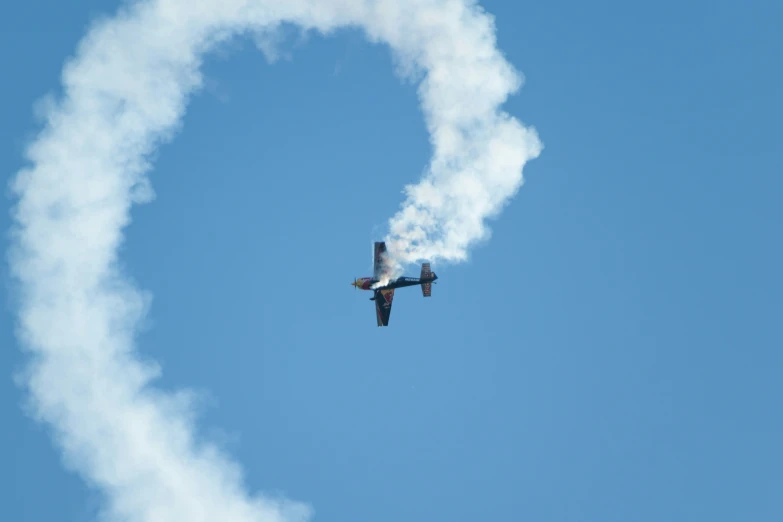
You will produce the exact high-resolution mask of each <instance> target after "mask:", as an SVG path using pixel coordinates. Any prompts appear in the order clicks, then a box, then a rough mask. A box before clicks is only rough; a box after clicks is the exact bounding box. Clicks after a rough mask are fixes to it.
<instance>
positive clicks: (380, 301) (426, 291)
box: [351, 241, 438, 326]
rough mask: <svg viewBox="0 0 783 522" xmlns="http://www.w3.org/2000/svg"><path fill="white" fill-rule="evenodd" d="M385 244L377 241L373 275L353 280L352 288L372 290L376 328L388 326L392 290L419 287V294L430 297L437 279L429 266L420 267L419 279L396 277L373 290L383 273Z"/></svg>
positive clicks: (392, 296)
mask: <svg viewBox="0 0 783 522" xmlns="http://www.w3.org/2000/svg"><path fill="white" fill-rule="evenodd" d="M385 259H386V243H385V242H383V241H377V242H376V243H375V251H374V254H373V275H372V277H359V278H357V279H354V281H353V283H351V285H352V286H354V287H356V288H358V289H360V290H372V291H373V293H374V294H373V296H372V297H371V298H370V301H375V316H376V319H377V320H378V326H389V316H390V315H391V307H392V299H394V290H395V289H397V288H402V287H405V286H416V285H421V293H422V295H423V296H424V297H430V296H431V295H432V284H433V283H434V282H435V280H436V279H437V278H438V276H436V275H435V272H431V271H430V264H429V263H424V264H422V265H421V277H418V278H416V277H398V278H397V279H394V280H391V281H389V282H388V283H386V284H385V285H383V286H378V287H376V288H373V287H374V286H375V285H376V284H377V283H379V282H381V277H382V275H383V274H384V272H385V270H384V269H385V268H386V267H385Z"/></svg>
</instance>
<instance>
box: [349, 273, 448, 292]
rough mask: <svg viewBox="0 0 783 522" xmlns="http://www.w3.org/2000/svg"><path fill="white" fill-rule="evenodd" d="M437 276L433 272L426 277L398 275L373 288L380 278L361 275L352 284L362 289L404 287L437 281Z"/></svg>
mask: <svg viewBox="0 0 783 522" xmlns="http://www.w3.org/2000/svg"><path fill="white" fill-rule="evenodd" d="M437 278H438V276H436V275H435V274H434V273H433V274H432V276H431V277H425V278H420V277H398V278H397V279H393V280H391V281H389V282H388V283H386V284H385V285H383V286H379V287H376V288H373V285H375V284H377V283H378V282H380V280H379V279H374V278H372V277H360V278H359V279H357V280H356V281H355V282H354V283H351V284H352V285H354V286H355V287H356V288H358V289H360V290H388V289H391V288H403V287H406V286H416V285H420V284H422V283H431V282H432V281H435V280H436V279H437Z"/></svg>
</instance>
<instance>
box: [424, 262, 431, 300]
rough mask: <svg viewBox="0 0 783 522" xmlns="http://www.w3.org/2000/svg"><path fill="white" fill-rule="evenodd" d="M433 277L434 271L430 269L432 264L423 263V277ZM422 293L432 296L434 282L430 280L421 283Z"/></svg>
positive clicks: (425, 295)
mask: <svg viewBox="0 0 783 522" xmlns="http://www.w3.org/2000/svg"><path fill="white" fill-rule="evenodd" d="M430 277H432V272H431V271H430V264H429V263H424V264H422V265H421V279H429V278H430ZM421 295H423V296H424V297H430V296H432V282H431V281H428V282H426V283H422V284H421Z"/></svg>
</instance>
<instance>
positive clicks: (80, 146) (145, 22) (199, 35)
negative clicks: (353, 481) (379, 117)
mask: <svg viewBox="0 0 783 522" xmlns="http://www.w3.org/2000/svg"><path fill="white" fill-rule="evenodd" d="M281 22H291V23H294V24H297V25H299V26H302V27H303V28H306V29H313V30H318V31H321V32H324V33H327V32H330V31H332V30H334V29H336V28H339V27H344V26H357V27H361V28H362V29H363V30H364V31H365V32H366V34H367V37H368V38H369V39H370V40H371V41H382V42H386V43H387V44H389V46H390V47H391V49H392V50H393V52H394V53H395V56H396V58H397V59H398V61H399V63H400V64H401V65H402V66H403V71H407V72H408V73H413V72H420V73H422V74H423V80H422V82H421V84H420V87H419V94H420V98H421V103H422V108H423V112H424V115H425V117H426V121H427V126H428V129H429V132H430V134H431V139H432V144H433V147H434V156H433V158H432V162H431V165H430V167H429V170H428V172H427V174H426V175H425V177H424V179H423V180H422V181H421V182H420V183H419V184H417V185H413V186H409V187H406V191H407V200H406V201H405V202H404V204H403V205H402V208H401V210H400V211H399V212H398V213H397V215H395V216H394V217H393V218H392V219H391V221H390V232H389V236H388V237H387V243H388V245H389V250H390V252H391V253H392V255H393V258H394V260H395V262H396V263H398V264H401V263H409V262H415V261H417V260H419V259H424V258H427V259H431V260H438V259H442V260H447V261H459V260H462V259H464V258H465V255H466V251H467V248H468V247H469V246H470V245H471V244H472V243H473V242H474V241H476V240H479V239H481V238H483V237H485V236H486V233H487V232H486V229H485V225H484V220H485V219H486V218H487V217H489V216H492V215H493V214H496V213H497V212H499V211H500V209H501V208H502V206H503V204H504V203H505V202H506V201H507V200H508V199H509V198H510V197H511V196H513V195H514V193H515V192H516V191H517V189H518V188H519V186H520V184H521V182H522V167H523V165H524V164H525V162H526V161H527V160H529V159H531V158H534V157H536V156H537V155H538V154H539V153H540V151H541V144H540V142H539V141H538V138H537V136H536V134H535V132H534V131H532V130H530V129H527V128H525V127H523V126H522V125H521V124H520V123H519V122H518V121H517V120H515V119H514V118H512V117H510V116H509V115H507V114H505V113H503V112H502V111H501V110H500V106H501V104H502V103H503V102H504V101H505V99H506V98H507V96H508V95H509V94H510V93H512V92H514V91H515V90H516V89H517V88H518V87H519V85H520V84H521V80H520V77H519V75H518V74H517V73H516V72H515V71H514V69H513V68H512V67H511V66H510V65H509V64H508V63H507V62H506V61H505V60H504V58H503V57H502V55H501V54H500V53H499V51H498V50H497V49H496V47H495V36H494V27H493V21H492V18H491V17H490V16H489V15H488V14H486V13H485V12H483V11H482V10H481V9H480V8H479V7H478V6H476V5H474V3H473V2H472V1H469V0H376V1H370V0H287V1H285V2H280V1H272V0H202V1H200V2H192V0H151V1H146V2H137V3H134V4H132V5H131V6H129V7H127V8H125V9H124V10H122V11H121V12H120V13H119V14H118V15H117V16H115V17H114V18H112V19H110V20H106V21H104V22H102V23H99V24H97V25H96V26H94V27H93V28H92V29H91V30H90V31H89V33H88V34H87V35H86V36H85V37H84V39H83V41H82V42H81V44H80V46H79V49H78V52H77V54H76V56H75V58H73V59H72V60H71V61H69V62H68V63H67V65H66V67H65V69H64V72H63V84H64V96H63V98H62V99H61V100H60V101H59V102H58V103H57V104H54V105H52V106H51V107H49V110H48V111H47V114H46V126H45V128H44V130H43V131H42V132H41V134H40V135H39V136H38V138H37V139H36V140H35V141H34V142H33V143H32V144H31V146H30V147H29V150H28V158H29V159H30V161H31V163H32V166H31V167H30V168H27V169H25V170H23V171H21V172H20V173H19V174H18V176H17V177H16V180H15V182H14V185H13V189H14V191H15V193H16V194H17V195H18V196H19V201H18V204H17V206H16V208H15V216H14V217H15V223H16V224H15V229H14V231H13V232H14V243H13V245H12V248H13V250H12V254H11V268H12V271H13V274H14V276H15V278H16V279H17V280H18V281H19V283H20V285H19V287H20V289H21V292H22V298H21V305H20V310H19V319H20V320H19V329H18V332H19V336H20V340H21V341H22V343H23V344H24V346H26V347H27V348H28V349H29V351H30V352H31V353H32V354H33V356H34V357H33V359H32V362H31V365H30V367H29V368H28V372H27V374H26V376H25V381H24V383H25V385H26V387H27V388H28V389H29V391H30V397H31V406H32V408H33V411H34V412H35V414H36V415H37V416H38V417H39V418H40V419H42V420H44V421H46V422H48V423H49V424H50V425H51V426H52V427H53V428H54V430H55V432H56V436H57V442H58V443H59V444H60V445H61V446H62V448H63V451H64V455H65V458H66V461H67V462H68V464H69V465H70V466H71V467H73V468H75V469H76V470H77V471H79V472H80V473H81V474H82V475H83V476H84V477H85V479H87V480H88V481H90V482H91V483H93V484H95V485H97V486H98V487H99V488H100V489H101V490H102V491H103V492H105V494H106V497H107V507H106V512H105V513H104V515H105V517H106V518H107V519H108V520H123V521H159V520H160V521H162V520H188V521H191V522H195V521H202V520H203V521H212V520H221V521H224V522H245V521H260V520H263V521H278V520H279V521H282V520H286V521H289V520H290V521H294V520H305V519H307V518H309V516H310V509H309V507H307V506H304V505H302V504H299V503H294V502H289V501H286V500H274V499H269V498H266V497H262V496H252V495H250V494H249V493H248V492H246V490H245V488H244V486H243V484H242V477H241V472H240V470H239V468H238V466H237V465H236V464H235V463H234V462H233V461H232V460H230V459H229V458H227V457H226V456H225V455H222V454H221V453H220V452H219V451H218V450H217V449H216V448H214V447H212V446H209V445H203V444H200V443H199V442H198V441H197V440H196V435H195V429H194V427H193V425H192V420H191V412H192V408H191V406H190V405H189V402H188V400H187V396H186V395H167V394H163V393H161V392H157V391H155V390H154V389H153V388H151V387H150V386H149V383H150V382H151V381H152V380H153V379H154V378H156V377H157V375H158V373H159V370H158V368H157V367H155V366H154V365H152V364H150V363H145V362H143V361H141V360H140V359H139V358H138V356H137V355H136V354H135V353H134V349H133V340H134V339H133V337H134V331H135V328H136V325H137V323H138V321H139V319H140V318H141V317H142V316H143V314H144V312H145V308H146V305H147V297H146V295H145V294H143V293H142V292H140V291H139V290H137V289H136V288H134V287H133V286H132V285H131V284H130V283H129V282H128V280H127V279H126V278H125V277H124V276H123V274H122V273H121V272H120V271H119V269H118V268H117V264H116V260H117V251H118V246H119V245H120V243H121V241H122V229H123V228H124V227H125V226H126V225H127V224H128V223H129V210H130V207H131V205H132V204H133V203H135V202H136V203H137V202H143V201H146V200H149V199H150V198H151V190H150V189H149V185H148V181H147V178H146V177H145V175H146V172H147V171H148V170H149V168H150V165H149V163H148V162H147V159H146V158H147V157H148V155H149V154H150V153H151V152H153V151H154V149H155V148H156V147H157V146H158V145H159V144H160V143H161V142H163V141H165V140H167V139H169V138H170V137H171V136H172V135H173V133H174V132H175V131H176V128H177V126H178V124H179V122H180V119H181V117H182V115H183V113H184V111H185V107H186V101H187V98H188V97H189V96H190V95H191V94H192V93H194V92H195V91H196V90H197V89H198V88H199V87H200V84H201V77H200V74H199V65H200V60H201V57H202V56H203V54H204V53H205V52H207V51H209V50H210V49H211V48H213V47H214V45H215V44H217V43H219V42H221V41H223V40H225V39H228V38H230V37H232V36H234V35H236V34H241V33H248V32H255V33H262V34H263V33H265V32H268V31H273V30H274V28H275V27H276V26H277V25H278V24H280V23H281Z"/></svg>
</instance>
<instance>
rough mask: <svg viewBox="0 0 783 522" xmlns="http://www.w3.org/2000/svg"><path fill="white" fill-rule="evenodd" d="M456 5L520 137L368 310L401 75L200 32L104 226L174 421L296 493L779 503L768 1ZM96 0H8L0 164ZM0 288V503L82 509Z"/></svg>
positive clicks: (776, 222) (542, 511) (423, 149)
mask: <svg viewBox="0 0 783 522" xmlns="http://www.w3.org/2000/svg"><path fill="white" fill-rule="evenodd" d="M482 5H484V6H485V7H486V8H487V10H488V11H489V12H491V13H493V14H494V15H495V16H496V24H497V28H498V33H497V37H498V45H499V47H500V49H501V50H502V51H503V52H504V53H505V55H506V57H507V59H508V60H509V61H510V62H512V63H513V64H514V65H515V66H516V67H517V68H518V69H519V70H521V71H522V72H523V73H524V74H525V77H526V84H525V86H524V87H523V89H522V90H521V92H520V93H519V94H517V95H515V96H514V97H512V98H511V99H510V100H509V101H508V103H507V104H506V105H505V109H506V110H507V111H509V112H510V113H511V114H513V115H514V116H516V117H517V118H519V119H521V120H522V121H523V122H525V123H526V124H529V125H533V126H535V127H536V128H537V130H538V132H539V134H540V136H541V139H542V141H543V142H544V144H545V147H546V148H545V149H544V152H543V153H542V155H541V156H540V157H539V158H537V159H535V160H534V161H532V162H530V163H529V164H528V165H526V167H525V177H526V183H525V186H524V187H523V188H522V189H521V191H520V192H519V194H518V195H517V196H516V197H515V198H514V199H513V200H512V202H511V203H510V204H509V205H508V206H507V207H506V208H505V209H504V211H503V213H502V214H501V215H500V216H499V217H498V218H497V219H493V220H492V221H491V227H492V238H491V239H490V240H489V241H488V242H486V243H482V244H481V245H478V246H477V247H475V248H474V249H473V250H472V252H471V256H470V260H469V261H468V262H466V263H462V264H458V265H440V266H437V267H436V270H437V272H438V275H439V276H440V281H439V284H438V285H437V286H436V287H435V288H434V289H433V297H432V298H431V299H426V300H425V299H422V298H421V297H420V294H419V291H418V290H417V289H409V290H407V291H405V290H403V291H400V292H398V294H397V295H396V297H395V301H394V303H395V305H394V310H393V313H392V317H391V322H390V326H389V328H385V329H379V328H377V327H376V326H375V319H374V310H373V305H372V303H371V302H370V301H368V300H367V299H368V297H369V295H368V294H367V293H366V292H365V293H362V292H358V291H354V290H353V289H352V288H351V287H350V286H349V285H348V283H350V282H351V281H352V280H353V278H354V277H360V276H367V275H370V273H371V242H372V241H373V240H376V239H379V238H380V237H382V235H383V234H384V233H385V226H386V222H387V220H388V219H389V218H390V217H391V216H392V215H393V214H394V212H395V211H396V210H397V208H398V207H399V205H400V203H401V202H402V200H403V195H402V194H401V190H402V188H403V186H404V185H405V184H408V183H412V182H415V181H417V180H418V178H419V176H420V174H421V172H422V171H423V169H424V168H425V167H426V165H427V162H428V160H429V157H430V153H431V151H430V146H429V143H428V137H427V134H426V129H425V126H424V121H423V119H422V115H421V112H420V108H419V105H418V100H417V97H416V90H415V86H413V85H410V84H405V83H403V82H401V81H400V80H399V79H398V78H396V77H395V76H394V73H393V63H392V60H391V57H390V55H389V52H388V50H387V48H385V47H383V46H380V45H371V44H368V43H366V42H365V41H364V39H363V37H362V36H361V35H360V34H359V33H358V32H355V31H342V32H340V33H338V34H337V35H335V36H333V37H330V38H322V37H319V36H316V35H311V36H310V38H309V39H308V40H307V41H306V42H304V43H302V44H296V42H295V39H292V43H291V44H289V45H288V46H287V48H288V49H290V51H291V60H282V61H280V62H278V63H276V64H274V65H271V66H270V65H268V64H267V63H266V62H265V60H264V57H263V55H262V54H261V53H259V52H258V51H257V50H256V49H255V47H254V46H253V45H252V43H250V42H248V41H244V40H238V41H235V42H234V43H233V44H231V45H228V46H225V47H223V48H222V49H221V51H220V52H218V53H216V54H213V55H210V58H209V59H208V60H207V62H206V63H205V67H204V73H205V77H206V78H207V88H206V89H205V90H204V92H202V93H201V94H200V95H199V96H198V97H196V98H195V99H194V100H193V101H192V103H191V104H190V107H189V110H188V112H187V115H186V117H185V120H184V127H183V128H182V130H181V131H180V132H179V133H178V134H177V136H176V138H175V139H174V140H173V141H172V142H171V143H170V144H167V145H166V146H164V147H162V148H161V149H160V150H159V151H158V153H157V154H156V163H155V167H154V171H153V172H152V174H151V179H152V183H153V187H154V189H155V191H156V194H157V198H156V199H155V200H154V201H153V202H152V203H151V204H147V205H142V206H137V207H134V210H133V213H132V217H133V223H132V225H131V226H130V227H129V228H128V229H127V230H126V241H125V244H124V245H123V247H122V262H123V264H124V266H125V268H126V271H127V272H128V273H129V274H130V276H131V277H132V278H133V279H134V280H135V282H136V283H137V284H138V285H139V286H140V287H141V288H143V289H146V290H149V291H151V292H152V294H153V295H154V300H153V303H152V308H151V310H150V312H149V315H148V317H147V321H146V322H145V330H144V332H143V334H142V335H141V336H140V338H139V342H138V350H139V351H140V352H141V353H142V354H143V355H144V356H145V357H150V358H154V359H156V360H158V361H159V362H160V363H161V364H162V366H163V376H162V378H161V379H160V380H159V381H158V382H157V383H156V385H157V386H159V387H161V388H163V389H177V388H182V387H191V388H195V389H196V390H198V391H200V392H202V393H203V394H204V399H203V407H202V410H201V416H200V420H199V426H200V430H199V433H200V435H201V436H203V437H205V438H208V439H211V440H214V441H217V442H219V443H220V444H221V445H223V446H224V447H225V448H226V449H227V451H228V452H229V453H230V454H231V455H232V456H234V457H235V458H236V460H237V461H238V462H240V463H241V465H242V467H243V469H244V472H245V474H246V482H247V484H248V487H249V489H250V490H252V491H257V490H261V491H264V492H277V491H279V492H282V493H284V494H285V495H286V496H287V497H289V498H292V499H294V500H298V501H302V502H306V503H308V504H310V505H311V506H312V507H313V509H314V512H315V518H314V520H321V521H338V520H339V521H341V522H351V521H357V522H358V521H366V520H374V521H377V522H386V521H389V522H391V521H398V520H416V521H418V520H422V521H424V520H427V521H429V520H475V519H477V518H480V517H481V518H487V517H488V518H491V519H493V520H495V521H498V522H502V521H508V522H511V521H517V520H536V521H553V522H555V521H557V522H559V521H571V520H601V521H626V520H638V521H650V522H653V521H659V520H682V521H686V520H688V521H691V520H712V521H734V520H755V521H777V520H780V519H781V517H783V502H782V501H781V498H783V497H781V495H780V491H781V489H782V488H783V474H782V473H781V470H782V469H783V449H781V444H780V440H781V436H783V418H781V416H780V414H779V402H780V398H781V396H783V395H782V394H783V381H781V379H780V375H781V371H783V355H782V354H781V347H783V338H782V337H783V336H781V333H780V327H779V324H780V313H781V312H782V311H783V307H782V306H781V300H780V295H781V291H783V280H782V278H781V275H780V266H781V262H783V250H782V249H781V246H780V241H779V239H778V237H779V227H780V223H782V222H783V215H782V214H783V212H782V211H781V206H780V195H781V189H783V181H781V178H780V172H781V167H783V165H781V160H780V155H779V153H778V149H779V146H778V143H779V141H780V138H781V137H782V136H781V131H780V123H779V122H780V117H781V101H780V99H781V98H780V94H781V91H780V87H779V85H780V83H781V80H783V78H781V72H780V67H779V65H778V62H779V57H780V56H781V52H783V37H781V36H780V34H779V31H778V27H777V23H776V21H777V20H780V17H781V15H782V14H783V12H782V9H781V7H780V6H778V5H776V4H773V3H766V4H765V3H763V2H758V3H755V4H752V5H746V6H744V7H739V6H737V5H733V4H731V3H728V2H692V3H690V4H688V5H683V4H681V3H674V2H663V3H659V4H656V6H655V7H646V6H645V7H641V6H627V5H625V4H622V3H619V2H606V3H603V4H601V5H598V6H596V5H590V6H587V5H585V4H582V3H579V2H550V3H547V4H546V5H543V4H541V5H534V4H531V5H523V4H520V3H519V2H505V1H487V2H482ZM114 7H115V5H113V4H112V5H109V4H107V3H104V2H84V1H77V2H72V3H70V4H69V5H68V6H67V7H66V6H65V5H60V4H56V5H55V4H52V5H49V4H46V3H43V2H35V1H31V2H28V3H26V4H22V3H17V4H15V5H13V6H12V7H9V8H7V9H6V11H7V15H6V16H3V17H2V21H0V27H1V28H2V30H0V43H2V45H0V49H1V50H0V66H2V70H3V71H4V72H5V74H4V75H3V76H4V77H5V78H6V81H5V82H3V84H2V87H0V95H1V96H2V100H3V117H2V118H1V119H0V135H1V136H2V138H3V139H2V140H0V167H1V169H0V170H2V172H3V173H4V174H3V175H4V176H5V178H4V179H6V180H10V178H11V176H12V175H13V174H14V173H15V172H16V171H17V170H18V169H19V168H20V167H21V166H22V165H23V150H24V145H25V144H26V142H27V141H28V140H30V139H32V138H33V137H34V135H35V132H36V130H37V127H36V124H35V120H34V117H33V105H34V102H35V101H36V100H37V99H38V98H40V97H41V96H43V95H44V94H46V93H47V92H50V91H53V90H55V89H56V88H57V87H58V83H59V78H60V72H61V67H62V63H63V61H64V60H65V59H66V58H67V57H69V56H71V55H72V54H73V52H74V50H75V47H76V44H77V43H78V41H79V39H80V37H81V36H82V34H83V32H84V30H85V27H86V24H87V23H88V22H89V21H90V20H92V19H93V18H94V17H95V16H97V15H102V14H110V13H111V12H113V9H114ZM9 79H10V80H9ZM6 205H7V206H9V205H10V200H8V199H6ZM0 225H2V228H3V229H4V230H7V229H8V227H9V226H10V220H9V216H8V212H3V213H1V214H0ZM6 244H7V243H6ZM314 262H316V263H317V264H318V267H319V270H317V271H316V272H314V271H313V269H312V266H313V263H314ZM408 272H409V273H411V274H412V275H415V272H414V268H413V267H412V268H410V269H409V270H408ZM3 275H4V281H5V282H6V288H7V286H8V285H7V281H8V273H7V269H4V272H3ZM6 302H7V306H6V308H5V310H4V312H3V315H0V335H1V336H2V340H1V341H0V342H1V343H2V346H4V347H6V349H5V350H2V352H0V358H1V359H0V368H3V369H4V372H5V377H4V378H3V379H2V380H1V381H0V406H1V407H2V411H3V419H4V421H3V428H4V429H3V430H1V431H0V445H2V447H3V448H4V453H5V457H4V462H10V465H5V466H3V467H2V471H0V491H2V496H1V497H0V500H2V502H0V504H2V506H3V507H2V510H3V511H4V513H3V516H2V518H3V519H8V520H25V521H26V520H29V521H39V520H50V519H53V518H57V519H59V520H69V521H70V520H72V521H86V520H94V519H95V515H96V513H97V511H98V510H99V508H100V506H101V497H100V491H98V490H95V489H94V488H92V487H90V485H86V484H85V483H84V482H83V481H82V479H81V478H80V477H79V476H77V475H75V474H73V473H71V472H69V471H68V470H67V468H64V467H63V462H62V460H61V456H60V452H59V450H58V449H57V448H55V447H54V446H52V442H51V439H50V437H49V434H48V429H47V427H46V426H45V425H42V424H39V423H37V422H35V421H33V420H32V419H30V418H29V417H28V416H26V415H25V414H24V410H23V407H22V406H23V404H24V399H25V395H24V394H23V393H22V392H21V390H20V389H19V388H18V387H17V386H15V385H14V382H13V374H14V372H15V371H18V370H21V369H23V368H24V365H25V361H26V358H25V356H24V355H23V353H22V352H21V351H20V349H19V346H18V344H17V341H16V340H15V338H14V337H13V335H12V334H13V331H12V329H13V315H12V310H11V302H10V298H9V299H6Z"/></svg>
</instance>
